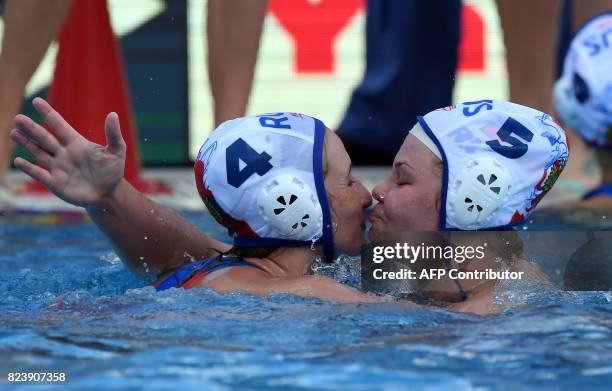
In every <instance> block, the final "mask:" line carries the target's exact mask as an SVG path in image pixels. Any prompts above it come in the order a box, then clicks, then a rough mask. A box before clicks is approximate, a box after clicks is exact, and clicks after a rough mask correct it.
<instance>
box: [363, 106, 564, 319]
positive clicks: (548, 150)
mask: <svg viewBox="0 0 612 391" xmlns="http://www.w3.org/2000/svg"><path fill="white" fill-rule="evenodd" d="M568 154H569V148H568V143H567V139H566V135H565V132H564V131H563V129H562V128H561V127H560V126H559V125H557V124H556V123H555V122H554V121H553V119H552V118H551V117H550V116H549V115H547V114H545V113H542V112H540V111H537V110H534V109H531V108H528V107H525V106H521V105H518V104H513V103H509V102H504V101H496V100H479V101H473V102H465V103H462V104H461V105H459V106H457V107H454V106H452V107H447V108H443V109H439V110H436V111H433V112H431V113H429V114H427V115H425V116H423V117H419V118H418V123H417V124H416V125H415V126H414V128H413V129H412V130H411V131H410V132H409V134H408V136H407V137H406V139H405V141H404V143H403V145H402V147H401V148H400V150H399V152H398V153H397V155H396V157H395V161H394V166H393V169H392V171H391V173H390V175H389V176H388V177H387V178H386V179H385V181H384V182H383V183H381V184H379V185H378V186H376V187H375V188H374V191H373V195H374V198H375V199H376V200H377V201H378V204H377V205H376V206H375V207H374V209H373V211H372V213H371V217H370V219H371V221H372V228H371V230H370V232H369V234H370V237H371V238H372V239H375V238H376V237H377V236H378V235H380V234H381V233H382V232H385V231H388V232H398V231H407V230H413V231H419V230H420V231H435V230H439V231H457V230H462V231H477V230H504V229H511V227H513V226H516V225H520V224H522V223H524V222H525V221H526V220H527V219H528V218H529V215H530V214H531V213H532V212H533V210H534V208H535V207H536V205H537V204H538V203H539V202H540V200H541V199H542V198H543V197H544V195H545V194H546V193H547V192H548V191H549V190H550V189H551V187H552V186H553V184H554V183H555V181H556V180H557V178H558V177H559V175H560V174H561V172H562V170H563V168H564V166H565V164H566V162H567V159H568ZM457 236H459V235H457ZM464 236H465V235H464ZM474 236H475V237H476V238H478V239H479V240H480V239H482V238H483V237H485V236H484V235H480V236H476V235H474ZM500 237H508V234H500ZM504 240H505V239H504ZM491 250H493V249H491ZM503 252H504V251H502V252H501V253H503ZM454 266H456V267H458V268H459V269H460V270H471V269H474V270H476V269H487V268H492V269H494V270H495V269H499V267H500V265H499V264H497V263H495V262H494V261H493V259H491V260H478V261H473V262H465V263H462V264H460V265H459V264H456V265H454ZM510 266H511V267H514V268H516V269H519V270H523V269H525V270H526V271H528V272H530V273H532V274H533V275H534V276H536V277H537V278H538V279H542V278H543V277H544V276H543V275H542V274H541V272H539V269H538V268H537V267H536V266H535V265H532V264H530V263H527V262H526V261H524V260H522V259H515V260H513V264H512V265H510ZM459 282H460V286H459V290H460V291H461V292H460V293H461V294H460V295H459V292H458V290H457V287H456V283H455V282H454V281H436V284H438V287H437V288H436V289H437V290H439V291H445V292H453V291H454V294H455V298H459V299H460V300H463V303H460V304H456V305H454V308H455V309H464V310H465V309H467V310H470V311H474V312H487V306H488V303H490V301H491V299H492V295H493V283H494V282H495V281H492V282H489V283H488V284H486V283H484V284H483V281H459ZM439 284H447V285H448V286H447V287H446V288H444V287H441V286H440V285H439ZM464 291H465V292H464ZM474 291H477V292H474ZM474 293H476V294H474ZM466 296H467V300H465V299H466ZM454 301H457V299H455V300H454Z"/></svg>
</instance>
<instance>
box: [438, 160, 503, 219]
mask: <svg viewBox="0 0 612 391" xmlns="http://www.w3.org/2000/svg"><path fill="white" fill-rule="evenodd" d="M511 187H512V176H511V175H510V173H509V171H508V170H507V169H506V168H505V167H504V166H503V165H502V164H501V163H500V162H499V161H498V160H496V159H494V158H492V157H488V156H481V157H477V158H475V159H472V160H470V161H468V162H467V163H466V164H465V165H464V167H463V169H462V170H461V171H460V172H459V175H458V177H457V178H456V179H455V180H454V181H453V183H450V184H449V191H448V198H447V204H448V206H447V211H446V215H447V217H448V218H450V219H451V221H452V222H453V223H454V225H455V226H456V228H459V229H463V230H477V229H481V228H484V227H490V226H491V219H492V218H493V216H494V215H495V212H496V211H497V210H499V208H501V207H503V206H504V205H505V204H506V200H507V197H508V193H509V191H510V188H511Z"/></svg>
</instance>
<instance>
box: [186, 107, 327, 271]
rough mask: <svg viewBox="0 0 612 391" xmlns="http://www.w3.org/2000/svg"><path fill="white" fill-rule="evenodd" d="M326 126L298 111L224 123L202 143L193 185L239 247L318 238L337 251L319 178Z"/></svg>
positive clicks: (309, 241)
mask: <svg viewBox="0 0 612 391" xmlns="http://www.w3.org/2000/svg"><path fill="white" fill-rule="evenodd" d="M324 137H325V125H324V124H323V122H321V121H319V120H318V119H316V118H312V117H308V116H305V115H302V114H296V113H270V114H262V115H259V116H252V117H243V118H237V119H234V120H231V121H227V122H224V123H222V124H221V125H220V126H219V127H218V128H217V129H215V130H214V131H213V132H212V134H211V135H210V136H209V137H208V139H207V140H206V141H205V142H204V145H202V147H201V148H200V152H199V153H198V157H197V160H196V163H195V174H196V184H197V186H198V191H199V193H200V195H201V197H202V199H203V201H204V203H205V204H206V206H207V207H208V209H209V211H210V212H211V214H212V215H213V216H214V217H215V219H216V220H217V221H218V222H219V223H221V224H222V225H224V226H225V227H226V228H227V229H228V232H229V233H230V235H232V236H233V238H234V244H235V245H236V246H240V247H286V246H303V245H311V244H312V243H319V244H322V245H323V248H324V252H325V258H326V260H327V261H329V262H331V261H332V260H333V255H334V247H333V229H332V223H331V214H330V211H329V206H328V200H327V195H326V192H325V187H324V182H323V179H324V178H323V143H324Z"/></svg>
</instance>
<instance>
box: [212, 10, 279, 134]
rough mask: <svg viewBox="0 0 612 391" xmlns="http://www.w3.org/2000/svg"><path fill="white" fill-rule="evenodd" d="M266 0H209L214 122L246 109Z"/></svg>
mask: <svg viewBox="0 0 612 391" xmlns="http://www.w3.org/2000/svg"><path fill="white" fill-rule="evenodd" d="M267 4H268V1H267V0H230V1H228V0H208V14H207V22H206V23H207V27H206V29H207V37H208V75H209V79H210V87H211V92H212V96H213V100H214V106H215V107H214V117H215V124H214V125H215V126H217V125H219V124H220V123H221V122H223V121H226V120H229V119H233V118H236V117H241V116H243V115H244V113H245V111H246V106H247V103H248V101H249V95H250V93H251V85H252V84H253V74H254V69H255V64H256V62H257V52H258V50H259V39H260V36H261V30H262V24H263V21H264V18H265V16H266V10H267Z"/></svg>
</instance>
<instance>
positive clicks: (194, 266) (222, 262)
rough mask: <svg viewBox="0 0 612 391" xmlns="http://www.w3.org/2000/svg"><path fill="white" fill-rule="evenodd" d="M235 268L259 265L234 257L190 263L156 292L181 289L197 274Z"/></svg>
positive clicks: (180, 268)
mask: <svg viewBox="0 0 612 391" xmlns="http://www.w3.org/2000/svg"><path fill="white" fill-rule="evenodd" d="M233 266H252V267H258V266H257V265H255V264H253V263H251V262H248V261H245V260H244V259H241V258H238V257H234V256H222V255H215V256H214V257H210V258H207V259H205V260H203V261H200V262H197V263H189V264H187V265H183V266H181V267H179V268H178V269H176V270H175V271H174V273H172V274H171V275H169V276H168V277H167V278H166V279H165V280H164V281H162V283H161V284H159V285H158V286H157V287H156V288H155V290H156V291H158V292H159V291H163V290H166V289H170V288H177V287H180V286H181V285H182V284H183V283H184V282H185V281H187V280H188V279H190V278H191V277H193V276H194V275H195V274H196V273H212V272H214V271H215V270H219V269H223V268H226V267H233Z"/></svg>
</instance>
